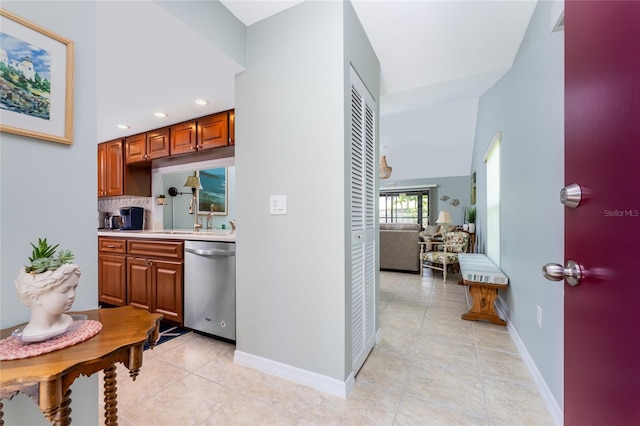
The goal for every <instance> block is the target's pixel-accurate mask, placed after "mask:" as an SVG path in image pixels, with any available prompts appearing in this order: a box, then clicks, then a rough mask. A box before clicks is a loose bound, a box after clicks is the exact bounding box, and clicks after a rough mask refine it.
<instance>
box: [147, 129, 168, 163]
mask: <svg viewBox="0 0 640 426" xmlns="http://www.w3.org/2000/svg"><path fill="white" fill-rule="evenodd" d="M170 130H171V129H170V128H169V127H164V128H162V129H157V130H153V131H151V132H147V159H149V160H155V159H156V158H162V157H168V156H169V153H170V152H171V151H170V143H169V141H170V140H171V137H170V135H171V131H170Z"/></svg>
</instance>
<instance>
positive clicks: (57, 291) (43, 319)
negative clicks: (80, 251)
mask: <svg viewBox="0 0 640 426" xmlns="http://www.w3.org/2000/svg"><path fill="white" fill-rule="evenodd" d="M80 273H81V271H80V266H78V265H77V264H75V263H65V264H62V265H60V266H59V267H58V268H57V269H55V270H53V271H45V272H42V273H39V274H33V273H29V272H26V271H25V269H24V268H23V269H22V270H21V271H20V272H19V273H18V278H17V279H16V282H15V285H16V291H17V293H18V297H19V298H20V300H21V301H22V303H23V304H25V305H27V306H29V307H30V308H31V320H30V321H29V323H28V324H27V325H26V326H25V327H24V329H23V330H22V339H23V340H24V341H27V342H37V341H42V340H46V339H49V338H52V337H55V336H57V335H60V334H62V333H64V332H65V331H67V329H68V328H69V327H70V326H71V324H72V323H73V318H71V316H69V315H67V314H65V313H64V312H66V311H68V310H69V309H71V306H72V305H73V302H74V301H75V299H76V287H77V286H78V282H79V280H80Z"/></svg>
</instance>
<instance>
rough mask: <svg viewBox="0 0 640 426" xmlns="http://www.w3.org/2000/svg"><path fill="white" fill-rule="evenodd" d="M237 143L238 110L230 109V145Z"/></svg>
mask: <svg viewBox="0 0 640 426" xmlns="http://www.w3.org/2000/svg"><path fill="white" fill-rule="evenodd" d="M235 144H236V112H235V110H233V109H232V110H231V111H229V145H235Z"/></svg>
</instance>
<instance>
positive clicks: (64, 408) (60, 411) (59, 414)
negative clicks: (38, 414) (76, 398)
mask: <svg viewBox="0 0 640 426" xmlns="http://www.w3.org/2000/svg"><path fill="white" fill-rule="evenodd" d="M50 420H51V422H52V423H53V424H54V425H55V426H69V425H70V424H71V389H68V390H67V393H65V394H64V397H63V398H62V401H61V402H60V405H59V406H58V407H57V408H56V411H55V412H54V413H53V416H52V417H51V419H50Z"/></svg>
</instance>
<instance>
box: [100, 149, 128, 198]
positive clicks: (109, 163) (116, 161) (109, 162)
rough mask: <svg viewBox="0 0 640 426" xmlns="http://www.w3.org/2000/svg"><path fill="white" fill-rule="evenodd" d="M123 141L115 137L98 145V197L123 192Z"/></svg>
mask: <svg viewBox="0 0 640 426" xmlns="http://www.w3.org/2000/svg"><path fill="white" fill-rule="evenodd" d="M122 154H123V141H122V139H116V140H113V141H110V142H104V143H101V144H99V145H98V197H112V196H115V195H123V194H124V160H123V157H122Z"/></svg>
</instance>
